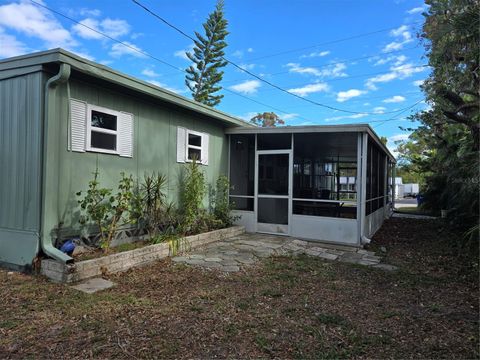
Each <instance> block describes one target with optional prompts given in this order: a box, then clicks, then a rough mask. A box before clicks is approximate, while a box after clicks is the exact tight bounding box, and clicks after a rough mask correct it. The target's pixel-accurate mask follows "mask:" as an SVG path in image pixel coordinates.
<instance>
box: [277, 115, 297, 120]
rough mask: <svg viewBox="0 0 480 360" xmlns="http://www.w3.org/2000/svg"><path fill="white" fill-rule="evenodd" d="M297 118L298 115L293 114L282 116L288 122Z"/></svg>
mask: <svg viewBox="0 0 480 360" xmlns="http://www.w3.org/2000/svg"><path fill="white" fill-rule="evenodd" d="M297 116H298V114H294V113H291V114H283V115H281V116H280V118H281V119H283V120H285V121H287V120H292V119H295V118H296V117H297Z"/></svg>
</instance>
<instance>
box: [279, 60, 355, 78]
mask: <svg viewBox="0 0 480 360" xmlns="http://www.w3.org/2000/svg"><path fill="white" fill-rule="evenodd" d="M285 66H287V67H288V68H289V70H288V71H289V72H292V73H296V74H307V75H313V76H317V77H343V76H346V75H347V74H345V73H344V72H343V70H345V69H346V68H347V66H346V65H345V64H344V63H338V64H335V65H329V66H326V67H325V68H324V69H322V70H319V69H317V68H314V67H303V66H300V64H298V63H288V64H287V65H285Z"/></svg>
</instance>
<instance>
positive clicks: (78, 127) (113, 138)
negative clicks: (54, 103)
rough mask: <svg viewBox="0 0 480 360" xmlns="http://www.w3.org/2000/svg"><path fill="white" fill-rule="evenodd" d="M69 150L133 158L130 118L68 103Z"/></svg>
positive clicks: (71, 100) (80, 102)
mask: <svg viewBox="0 0 480 360" xmlns="http://www.w3.org/2000/svg"><path fill="white" fill-rule="evenodd" d="M69 140H70V141H69V150H71V151H75V152H85V151H91V152H101V153H107V154H115V155H120V156H123V157H132V155H133V115H132V114H128V113H124V112H120V111H115V110H111V109H107V108H104V107H100V106H96V105H91V104H87V103H86V102H84V101H80V100H76V99H70V139H69Z"/></svg>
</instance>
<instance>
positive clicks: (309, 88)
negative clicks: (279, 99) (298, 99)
mask: <svg viewBox="0 0 480 360" xmlns="http://www.w3.org/2000/svg"><path fill="white" fill-rule="evenodd" d="M328 89H329V87H328V85H327V84H325V83H315V84H308V85H305V86H303V87H300V88H294V89H289V90H288V91H289V92H291V93H293V94H295V95H298V96H307V95H309V94H313V93H317V92H321V91H328Z"/></svg>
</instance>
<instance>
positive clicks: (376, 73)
mask: <svg viewBox="0 0 480 360" xmlns="http://www.w3.org/2000/svg"><path fill="white" fill-rule="evenodd" d="M423 67H430V65H428V64H425V65H417V66H409V67H404V68H401V69H399V70H390V71H381V72H375V73H369V74H358V75H352V76H343V77H338V78H336V79H332V80H328V81H322V82H321V83H322V84H330V83H332V82H335V81H342V80H348V79H355V78H361V77H367V76H372V75H382V74H389V73H391V72H395V71H402V70H412V69H418V68H423ZM309 84H312V82H310V83H308V84H305V83H303V84H296V85H284V86H285V87H289V88H292V87H301V86H306V85H309ZM313 84H316V83H315V82H313ZM266 91H268V90H266Z"/></svg>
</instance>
